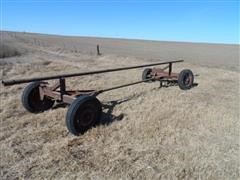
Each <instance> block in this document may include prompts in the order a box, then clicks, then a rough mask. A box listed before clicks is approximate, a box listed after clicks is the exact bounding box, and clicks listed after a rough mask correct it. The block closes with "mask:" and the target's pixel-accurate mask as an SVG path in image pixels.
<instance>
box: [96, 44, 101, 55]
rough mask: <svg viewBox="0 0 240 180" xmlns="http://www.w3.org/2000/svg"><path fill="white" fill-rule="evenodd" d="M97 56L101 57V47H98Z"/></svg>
mask: <svg viewBox="0 0 240 180" xmlns="http://www.w3.org/2000/svg"><path fill="white" fill-rule="evenodd" d="M97 55H98V56H100V55H101V53H100V48H99V45H97Z"/></svg>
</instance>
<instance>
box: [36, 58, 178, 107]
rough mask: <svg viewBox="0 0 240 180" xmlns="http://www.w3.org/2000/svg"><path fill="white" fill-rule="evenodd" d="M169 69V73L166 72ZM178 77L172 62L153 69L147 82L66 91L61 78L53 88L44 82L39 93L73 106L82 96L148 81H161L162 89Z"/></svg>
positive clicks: (42, 96)
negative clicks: (99, 88)
mask: <svg viewBox="0 0 240 180" xmlns="http://www.w3.org/2000/svg"><path fill="white" fill-rule="evenodd" d="M167 69H168V71H165V70H167ZM178 75H179V74H178V73H173V72H172V62H170V63H169V64H168V65H167V66H166V67H164V68H156V67H153V68H152V72H151V77H150V78H149V79H146V80H141V81H137V82H132V83H128V84H123V85H119V86H115V87H111V88H106V89H101V90H66V82H65V78H62V77H61V78H59V81H58V82H57V83H55V84H54V85H53V86H48V82H42V83H41V84H40V87H39V93H40V99H41V100H43V98H44V96H47V97H49V98H51V99H53V100H56V101H57V102H62V103H67V104H71V103H72V102H73V101H74V100H75V99H76V98H77V97H79V96H81V95H89V96H98V95H99V94H101V93H104V92H107V91H111V90H114V89H119V88H123V87H127V86H131V85H135V84H140V83H143V82H147V81H160V87H161V86H162V82H177V79H178Z"/></svg>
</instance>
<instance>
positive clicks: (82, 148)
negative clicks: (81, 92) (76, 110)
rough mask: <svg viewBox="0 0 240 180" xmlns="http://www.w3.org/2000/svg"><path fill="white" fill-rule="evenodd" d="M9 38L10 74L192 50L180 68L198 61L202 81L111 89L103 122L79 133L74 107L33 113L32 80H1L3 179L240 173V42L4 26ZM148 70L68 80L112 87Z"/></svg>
mask: <svg viewBox="0 0 240 180" xmlns="http://www.w3.org/2000/svg"><path fill="white" fill-rule="evenodd" d="M96 44H99V45H100V49H101V52H102V55H101V56H96ZM1 46H4V47H5V50H4V52H1V53H3V54H7V56H11V57H5V58H1V59H0V68H1V79H14V78H23V77H38V76H46V75H53V74H61V73H72V72H81V71H88V70H99V69H105V68H114V67H125V66H129V65H138V64H145V63H149V62H157V61H165V60H171V59H184V60H185V62H184V63H178V64H176V65H175V66H174V67H173V70H174V71H176V72H179V71H180V70H182V69H185V68H189V69H192V71H193V72H194V74H198V76H197V77H195V82H197V83H198V86H196V87H194V88H192V89H191V90H188V91H182V90H180V89H179V87H177V86H173V87H168V88H161V89H159V84H158V83H144V84H139V85H135V86H130V87H127V88H123V89H118V90H114V91H110V92H107V93H104V94H102V95H100V96H99V100H100V101H101V102H102V104H103V111H104V112H103V114H102V119H101V123H100V125H99V126H97V127H95V128H92V129H90V130H89V131H87V132H86V133H85V134H84V135H82V136H78V137H76V136H73V135H71V134H70V133H69V132H68V131H67V128H66V125H65V115H66V112H67V107H54V108H53V109H52V110H49V111H47V112H44V113H41V114H30V113H28V112H27V111H26V110H25V109H24V108H23V107H22V105H21V93H22V90H23V88H24V87H25V86H26V84H22V85H16V86H10V87H4V86H2V85H0V87H1V92H0V97H1V100H0V102H1V107H0V117H1V125H0V153H1V155H0V159H1V162H0V177H1V178H0V179H18V178H20V179H21V178H23V179H46V178H47V179H48V178H50V179H211V180H212V179H216V180H219V179H239V178H240V134H239V129H240V120H239V119H240V117H239V114H240V113H239V109H240V106H239V102H240V99H239V97H240V91H239V88H240V86H239V82H240V81H239V80H240V71H239V46H237V45H218V44H194V43H175V42H157V41H156V42H155V41H138V40H116V39H101V38H84V37H61V36H50V35H41V34H30V33H15V32H1ZM1 49H2V48H1ZM5 51H10V52H5ZM9 54H10V55H9ZM157 59H159V60H157ZM142 71H143V69H136V70H129V71H122V72H114V73H107V74H98V75H92V76H84V77H80V78H69V79H68V81H67V86H68V87H71V88H80V89H102V88H106V87H111V86H114V85H119V84H124V83H128V82H133V81H136V80H139V79H141V73H142Z"/></svg>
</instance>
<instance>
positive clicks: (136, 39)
mask: <svg viewBox="0 0 240 180" xmlns="http://www.w3.org/2000/svg"><path fill="white" fill-rule="evenodd" d="M0 31H2V32H4V31H5V32H16V33H29V34H36V35H37V34H39V35H51V36H65V37H86V38H99V39H117V40H130V41H131V40H133V41H134V40H135V41H155V42H170V43H174V42H175V43H196V44H214V45H238V46H240V42H238V43H227V42H209V41H181V40H180V41H176V40H160V39H143V38H128V37H117V36H97V35H77V34H57V33H44V32H33V31H13V30H6V29H5V30H4V29H0Z"/></svg>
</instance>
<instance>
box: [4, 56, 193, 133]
mask: <svg viewBox="0 0 240 180" xmlns="http://www.w3.org/2000/svg"><path fill="white" fill-rule="evenodd" d="M179 62H183V60H177V61H167V62H159V63H152V64H145V65H138V66H130V67H122V68H114V69H105V70H97V71H89V72H80V73H72V74H62V75H55V76H46V77H36V78H30V79H18V80H3V81H2V84H3V85H4V86H11V85H15V84H22V83H30V84H29V85H28V86H27V87H26V88H25V89H24V91H23V94H22V104H23V106H24V107H25V109H26V110H28V111H29V112H31V113H40V112H43V111H46V110H48V109H51V108H52V106H53V105H54V103H55V102H56V103H66V104H70V106H69V109H68V112H67V116H66V125H67V128H68V130H69V131H70V132H71V133H72V134H74V135H79V134H83V133H84V132H85V131H87V130H88V129H89V128H91V127H92V126H94V125H95V124H96V123H97V122H98V121H99V120H100V118H101V113H102V105H101V103H100V101H99V100H98V99H97V98H96V96H98V95H99V94H101V93H104V92H107V91H111V90H114V89H119V88H123V87H127V86H131V85H135V84H139V83H144V82H155V81H158V82H160V87H162V86H163V83H167V84H168V83H175V84H178V85H179V87H180V89H182V90H187V89H190V88H191V87H192V86H193V82H194V75H193V73H192V71H191V70H189V69H185V70H182V71H181V72H180V73H173V72H172V65H173V64H174V63H179ZM165 64H167V66H165V67H163V68H155V67H154V68H146V69H145V70H144V71H143V73H142V80H140V81H137V82H132V83H128V84H124V85H119V86H115V87H111V88H106V89H102V90H74V91H73V90H67V89H66V83H65V79H66V78H69V77H76V76H86V75H93V74H100V73H108V72H114V71H123V70H129V69H137V68H143V67H151V66H157V65H165ZM55 79H59V81H58V82H57V83H56V84H54V85H53V86H49V84H48V82H46V80H55Z"/></svg>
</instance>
